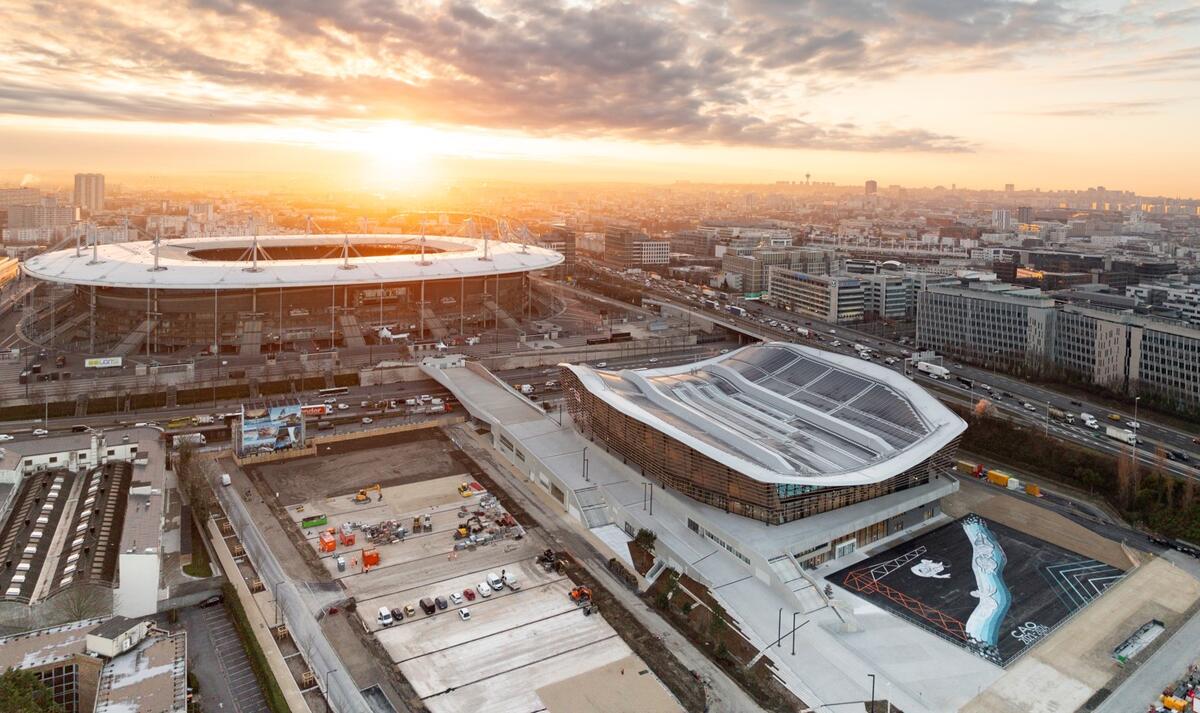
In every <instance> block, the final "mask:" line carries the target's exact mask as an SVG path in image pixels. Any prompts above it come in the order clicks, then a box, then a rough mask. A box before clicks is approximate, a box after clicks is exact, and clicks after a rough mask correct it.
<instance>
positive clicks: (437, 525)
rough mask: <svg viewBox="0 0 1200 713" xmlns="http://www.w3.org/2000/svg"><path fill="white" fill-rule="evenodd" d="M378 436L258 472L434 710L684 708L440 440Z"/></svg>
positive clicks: (534, 537) (437, 435)
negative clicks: (409, 453)
mask: <svg viewBox="0 0 1200 713" xmlns="http://www.w3.org/2000/svg"><path fill="white" fill-rule="evenodd" d="M374 440H378V439H374ZM374 440H372V442H369V443H368V442H366V441H364V442H362V443H360V444H359V445H360V446H370V447H368V448H361V447H359V448H352V447H350V446H348V445H346V444H339V445H340V452H337V453H333V452H331V453H329V454H328V455H326V454H324V453H322V457H321V458H319V459H302V460H298V461H294V462H291V463H288V464H287V467H286V469H285V468H284V466H283V465H282V464H281V465H272V466H264V467H262V468H260V469H259V472H258V473H257V476H258V477H261V478H262V479H263V481H264V482H265V483H266V484H267V486H268V487H275V486H276V485H278V486H279V487H280V490H279V492H280V501H281V503H280V504H281V505H283V507H284V509H285V512H286V513H287V517H288V518H289V519H290V521H291V526H292V527H293V528H294V529H293V535H295V537H293V540H294V541H297V540H299V539H300V538H302V540H300V541H302V542H303V543H304V545H303V546H304V547H306V548H307V549H308V553H307V555H306V559H307V558H311V557H315V558H316V561H317V562H318V563H319V565H320V567H321V569H323V570H324V572H325V574H326V575H327V576H328V577H329V578H330V579H331V580H333V581H335V582H338V583H339V584H340V585H341V587H342V588H343V589H344V594H345V596H346V598H347V599H349V600H350V601H352V602H353V605H352V607H351V609H352V610H353V614H351V615H350V616H352V617H353V618H352V621H353V622H354V624H355V625H356V626H361V628H362V629H363V630H364V631H365V632H368V633H369V635H371V636H373V637H374V638H375V639H376V640H377V642H378V644H379V647H378V650H379V651H382V652H383V653H384V655H385V656H386V657H387V662H388V664H390V665H392V666H395V667H396V668H397V669H398V671H399V673H400V674H401V675H402V676H403V677H404V678H405V679H406V680H407V682H408V683H409V684H410V685H411V687H412V689H413V691H414V692H415V694H416V696H417V697H419V698H420V699H421V701H422V702H423V704H424V705H425V706H426V707H427V708H428V709H429V710H430V711H434V712H435V713H441V712H442V711H447V712H457V711H478V710H479V709H480V708H481V707H483V706H487V705H495V704H496V703H497V702H499V701H503V709H504V710H506V711H509V710H511V711H530V712H531V713H532V712H533V711H539V710H546V709H547V708H549V707H550V705H551V703H552V702H556V703H555V707H554V708H552V709H554V710H571V711H579V710H585V711H586V710H593V711H629V710H633V709H631V708H629V705H630V701H634V700H636V701H637V707H636V710H638V711H664V712H666V711H678V710H682V709H681V707H680V705H679V704H678V703H677V702H676V700H675V699H674V698H673V697H672V696H671V694H670V693H669V692H668V690H667V688H666V687H665V686H664V685H663V684H662V683H661V682H660V681H659V680H658V678H657V677H656V676H655V675H654V674H653V673H652V672H650V671H649V669H648V667H647V666H646V664H645V662H644V661H643V660H642V659H640V658H639V657H638V656H636V655H635V654H634V653H633V652H632V650H631V649H630V648H629V646H628V645H627V644H626V643H625V642H624V641H623V640H622V639H621V636H620V635H619V634H618V633H617V632H616V631H615V630H614V629H613V628H612V626H610V625H609V623H608V622H606V621H605V619H604V616H603V612H601V611H599V608H598V607H596V606H595V605H594V604H593V602H592V599H591V593H590V591H589V590H588V589H587V588H586V587H583V586H578V585H576V584H573V583H572V581H571V580H570V579H569V578H568V577H567V576H566V575H565V574H564V571H563V570H564V568H563V566H562V564H561V563H560V562H559V560H558V558H557V557H556V556H555V554H554V552H553V550H552V549H551V548H552V544H551V543H548V542H546V541H545V540H544V539H543V537H542V536H541V534H540V532H539V530H538V529H537V528H536V527H527V526H530V525H531V523H529V522H528V521H526V520H525V517H524V516H523V514H522V513H520V512H515V513H514V512H511V511H510V510H509V509H508V508H506V507H505V505H504V504H503V503H502V502H501V501H502V499H503V497H497V495H501V496H502V495H503V494H494V493H491V492H489V491H488V489H487V487H486V486H485V485H484V484H483V483H480V482H479V480H477V479H476V478H475V477H474V476H472V474H471V471H472V470H475V471H476V473H477V469H472V468H470V467H465V465H466V464H467V463H469V460H468V459H466V458H465V456H463V454H462V453H461V452H459V451H458V450H457V449H456V448H455V446H454V445H453V444H452V443H450V442H449V440H448V439H446V438H445V437H444V436H443V434H442V433H441V432H440V431H438V430H434V429H427V430H425V431H422V432H420V434H419V436H417V435H406V436H405V437H404V438H397V437H389V439H387V442H388V443H389V444H391V445H389V446H383V443H376V442H374ZM380 446H382V447H380ZM410 450H411V451H418V450H419V452H420V453H421V454H422V457H421V458H415V457H412V458H409V457H405V455H404V454H405V452H406V451H410ZM413 455H415V453H414V454H413ZM410 465H411V468H410V467H409V466H410ZM317 471H319V472H320V475H318V472H317ZM285 473H286V475H285ZM301 473H303V475H301ZM333 473H339V474H344V475H340V476H339V477H337V478H336V479H334V478H330V477H328V475H330V474H333ZM320 476H326V477H320ZM285 480H286V481H288V482H287V484H286V485H285V483H284V481H285ZM334 483H336V486H335V485H333V484H334ZM288 486H294V487H288ZM284 493H286V495H284ZM585 701H587V702H589V703H584V702H585Z"/></svg>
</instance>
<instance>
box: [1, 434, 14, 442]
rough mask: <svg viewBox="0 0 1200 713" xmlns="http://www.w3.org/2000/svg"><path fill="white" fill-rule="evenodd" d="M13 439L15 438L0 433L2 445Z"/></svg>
mask: <svg viewBox="0 0 1200 713" xmlns="http://www.w3.org/2000/svg"><path fill="white" fill-rule="evenodd" d="M12 439H13V437H12V436H10V435H8V434H7V433H0V443H3V442H4V441H11V440H12Z"/></svg>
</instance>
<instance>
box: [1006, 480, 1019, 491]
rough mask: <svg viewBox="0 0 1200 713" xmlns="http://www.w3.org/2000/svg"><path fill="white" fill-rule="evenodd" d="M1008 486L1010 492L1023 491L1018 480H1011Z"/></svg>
mask: <svg viewBox="0 0 1200 713" xmlns="http://www.w3.org/2000/svg"><path fill="white" fill-rule="evenodd" d="M1007 485H1008V489H1009V490H1020V489H1021V481H1019V480H1017V479H1016V478H1009V479H1008V483H1007Z"/></svg>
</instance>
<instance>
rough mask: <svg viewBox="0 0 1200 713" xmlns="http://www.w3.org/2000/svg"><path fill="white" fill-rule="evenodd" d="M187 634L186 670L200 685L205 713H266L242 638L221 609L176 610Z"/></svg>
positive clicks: (216, 607)
mask: <svg viewBox="0 0 1200 713" xmlns="http://www.w3.org/2000/svg"><path fill="white" fill-rule="evenodd" d="M179 621H180V623H182V624H183V627H184V629H185V630H186V631H187V635H188V668H189V670H190V671H192V673H194V674H195V675H196V679H197V682H198V683H199V684H200V697H201V700H203V702H204V710H206V711H229V712H230V713H235V712H236V713H266V711H268V710H269V709H268V708H267V702H266V700H265V699H264V698H263V694H262V689H261V688H259V685H258V679H257V678H255V677H254V671H253V670H252V669H251V668H250V660H249V659H248V658H247V656H246V651H245V649H243V648H242V642H241V639H240V638H239V637H238V634H237V631H236V630H235V629H234V628H233V622H231V621H230V620H229V614H228V613H226V611H225V608H224V607H223V606H213V607H207V608H204V609H201V608H199V607H188V608H187V609H181V610H180V611H179Z"/></svg>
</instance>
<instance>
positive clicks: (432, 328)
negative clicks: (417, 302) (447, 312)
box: [421, 306, 450, 339]
mask: <svg viewBox="0 0 1200 713" xmlns="http://www.w3.org/2000/svg"><path fill="white" fill-rule="evenodd" d="M421 319H422V320H423V322H424V324H425V329H426V330H428V331H429V333H430V334H431V335H433V338H434V339H445V338H446V337H448V336H449V335H450V330H449V329H446V325H445V324H444V323H443V322H442V320H441V319H440V318H439V317H438V316H437V315H436V314H435V313H434V311H433V310H432V309H430V308H429V307H426V306H422V307H421Z"/></svg>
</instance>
